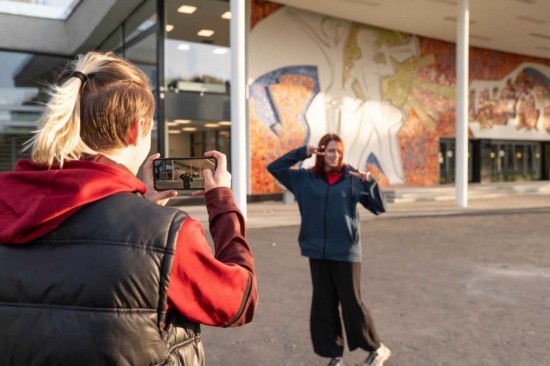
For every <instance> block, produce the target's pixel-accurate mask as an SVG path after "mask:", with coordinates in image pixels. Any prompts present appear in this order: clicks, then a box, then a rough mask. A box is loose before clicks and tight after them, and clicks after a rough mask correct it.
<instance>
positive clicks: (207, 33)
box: [197, 29, 214, 37]
mask: <svg viewBox="0 0 550 366" xmlns="http://www.w3.org/2000/svg"><path fill="white" fill-rule="evenodd" d="M213 34H214V31H213V30H212V29H201V30H200V31H198V32H197V36H200V37H212V35H213Z"/></svg>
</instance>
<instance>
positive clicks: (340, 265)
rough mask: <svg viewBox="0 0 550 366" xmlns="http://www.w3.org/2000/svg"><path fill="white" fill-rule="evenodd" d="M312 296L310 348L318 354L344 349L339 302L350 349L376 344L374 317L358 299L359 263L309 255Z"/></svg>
mask: <svg viewBox="0 0 550 366" xmlns="http://www.w3.org/2000/svg"><path fill="white" fill-rule="evenodd" d="M309 266H310V269H311V281H312V283H313V299H312V301H311V315H310V330H311V340H312V342H313V349H314V351H315V353H316V354H318V355H319V356H322V357H341V356H342V355H343V353H344V338H343V334H342V321H341V318H340V311H339V309H338V304H340V305H341V309H342V318H343V320H344V328H345V330H346V338H347V341H348V347H349V349H350V351H353V350H354V349H356V348H362V349H364V350H366V351H368V352H372V351H374V350H376V349H378V347H380V340H379V338H378V335H377V333H376V329H375V327H374V321H373V319H372V317H371V315H370V312H369V311H368V310H367V308H366V307H365V305H364V304H363V302H362V301H361V263H356V262H337V261H330V260H322V259H313V258H310V259H309Z"/></svg>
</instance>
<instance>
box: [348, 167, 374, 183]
mask: <svg viewBox="0 0 550 366" xmlns="http://www.w3.org/2000/svg"><path fill="white" fill-rule="evenodd" d="M349 175H351V176H353V177H357V178H359V179H361V181H362V182H366V181H368V180H369V179H370V178H371V177H372V174H371V173H370V172H369V171H368V170H367V171H366V172H364V171H362V170H357V171H355V172H354V171H350V172H349Z"/></svg>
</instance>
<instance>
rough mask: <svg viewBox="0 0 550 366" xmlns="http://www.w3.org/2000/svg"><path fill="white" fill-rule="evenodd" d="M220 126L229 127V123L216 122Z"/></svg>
mask: <svg viewBox="0 0 550 366" xmlns="http://www.w3.org/2000/svg"><path fill="white" fill-rule="evenodd" d="M218 124H219V125H220V126H231V122H229V121H220V122H218Z"/></svg>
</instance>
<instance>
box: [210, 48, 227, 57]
mask: <svg viewBox="0 0 550 366" xmlns="http://www.w3.org/2000/svg"><path fill="white" fill-rule="evenodd" d="M212 53H215V54H216V55H225V54H226V53H227V48H221V47H218V48H214V50H213V51H212Z"/></svg>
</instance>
